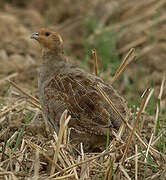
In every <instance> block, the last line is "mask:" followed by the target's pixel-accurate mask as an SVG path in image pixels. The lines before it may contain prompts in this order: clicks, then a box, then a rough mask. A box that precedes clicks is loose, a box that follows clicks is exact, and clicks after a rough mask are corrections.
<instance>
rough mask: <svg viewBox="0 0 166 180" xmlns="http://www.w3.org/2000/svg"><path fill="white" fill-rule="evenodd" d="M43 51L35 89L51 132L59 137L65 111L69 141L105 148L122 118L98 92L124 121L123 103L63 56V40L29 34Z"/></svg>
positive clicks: (44, 32) (45, 31)
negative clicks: (107, 139) (114, 108)
mask: <svg viewBox="0 0 166 180" xmlns="http://www.w3.org/2000/svg"><path fill="white" fill-rule="evenodd" d="M31 38H33V39H35V40H37V41H38V42H39V44H40V45H41V47H42V63H41V66H40V70H39V79H38V88H39V98H40V102H41V106H42V111H43V112H44V114H45V117H46V119H47V121H48V122H49V124H50V125H51V126H52V128H53V129H54V131H55V132H56V133H58V130H59V121H60V117H61V115H62V113H63V112H64V110H65V109H67V110H68V112H69V114H70V115H71V119H70V121H69V124H68V126H69V127H72V129H74V130H73V131H71V139H73V141H74V140H76V142H83V144H84V145H85V146H86V147H87V148H90V149H94V148H99V147H100V146H103V145H105V144H106V137H107V136H108V133H109V136H110V138H111V136H112V130H113V129H114V130H118V128H119V127H120V125H121V123H122V119H121V117H120V116H119V115H118V114H116V113H115V112H114V110H113V109H112V108H111V107H110V106H109V104H107V102H106V101H105V100H104V98H103V96H102V95H101V93H100V92H99V90H98V88H97V84H99V83H100V85H101V87H102V90H103V91H104V92H105V93H106V94H107V96H108V97H109V98H110V99H111V101H112V102H113V104H114V105H115V107H116V108H117V109H118V110H119V112H120V113H121V114H122V116H123V117H125V116H126V113H127V111H128V109H127V105H126V102H125V100H124V99H123V98H122V97H121V96H120V95H119V94H118V93H117V91H116V90H114V89H113V87H112V86H110V85H109V84H107V83H105V82H104V81H103V80H102V79H101V78H99V77H97V76H95V75H93V74H90V73H88V72H85V71H83V70H82V69H80V68H79V67H77V66H76V65H75V64H73V63H72V62H71V61H70V60H69V59H68V58H67V57H66V56H65V54H64V49H63V40H62V38H61V36H60V35H59V34H57V33H56V32H53V31H51V30H48V29H40V30H38V31H37V32H36V33H34V34H32V36H31Z"/></svg>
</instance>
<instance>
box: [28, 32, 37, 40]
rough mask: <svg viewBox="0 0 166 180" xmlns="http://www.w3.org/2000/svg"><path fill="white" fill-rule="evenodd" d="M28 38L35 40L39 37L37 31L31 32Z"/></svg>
mask: <svg viewBox="0 0 166 180" xmlns="http://www.w3.org/2000/svg"><path fill="white" fill-rule="evenodd" d="M30 38H31V39H36V40H37V39H39V33H37V32H36V33H34V34H32V35H31V37H30Z"/></svg>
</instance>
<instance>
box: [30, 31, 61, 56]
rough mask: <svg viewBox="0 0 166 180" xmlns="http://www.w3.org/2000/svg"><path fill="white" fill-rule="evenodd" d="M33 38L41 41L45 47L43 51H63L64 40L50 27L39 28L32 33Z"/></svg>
mask: <svg viewBox="0 0 166 180" xmlns="http://www.w3.org/2000/svg"><path fill="white" fill-rule="evenodd" d="M31 39H35V40H37V41H38V42H39V44H40V45H41V47H42V49H43V53H47V52H49V51H52V52H56V53H62V52H63V40H62V38H61V36H60V35H59V34H58V33H56V32H53V31H51V30H48V29H39V30H38V31H37V32H35V33H34V34H32V35H31Z"/></svg>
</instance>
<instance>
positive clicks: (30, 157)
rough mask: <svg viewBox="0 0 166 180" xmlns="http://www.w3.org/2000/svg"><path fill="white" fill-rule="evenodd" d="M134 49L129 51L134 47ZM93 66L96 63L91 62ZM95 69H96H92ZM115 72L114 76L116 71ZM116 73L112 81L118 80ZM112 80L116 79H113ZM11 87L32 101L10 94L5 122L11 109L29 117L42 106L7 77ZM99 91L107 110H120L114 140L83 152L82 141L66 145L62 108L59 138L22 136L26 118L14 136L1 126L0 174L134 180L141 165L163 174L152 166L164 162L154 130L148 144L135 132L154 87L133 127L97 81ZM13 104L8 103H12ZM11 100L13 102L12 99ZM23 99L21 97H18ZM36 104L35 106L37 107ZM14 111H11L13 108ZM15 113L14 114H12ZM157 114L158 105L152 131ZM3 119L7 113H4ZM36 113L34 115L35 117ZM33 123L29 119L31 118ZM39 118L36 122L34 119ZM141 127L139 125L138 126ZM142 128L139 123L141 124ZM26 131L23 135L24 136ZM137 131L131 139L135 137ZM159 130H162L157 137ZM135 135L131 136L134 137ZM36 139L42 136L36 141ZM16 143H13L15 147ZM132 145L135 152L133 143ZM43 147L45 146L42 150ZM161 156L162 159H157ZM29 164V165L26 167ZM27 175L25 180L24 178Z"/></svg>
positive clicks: (143, 100)
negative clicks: (100, 149) (101, 148)
mask: <svg viewBox="0 0 166 180" xmlns="http://www.w3.org/2000/svg"><path fill="white" fill-rule="evenodd" d="M132 52H133V50H132ZM130 56H132V53H131V51H130V52H129V54H128V56H126V57H127V58H125V60H124V61H122V64H121V65H120V67H119V68H118V70H117V72H116V73H115V77H116V76H118V77H119V75H120V74H121V73H122V72H123V71H124V69H125V68H126V65H125V64H128V63H126V60H127V59H130ZM95 62H96V64H97V61H96V60H95ZM96 67H97V66H96ZM95 71H96V72H97V71H98V70H97V69H96V68H95ZM117 74H118V75H117ZM118 77H116V78H115V79H117V78H118ZM113 79H114V78H113ZM9 82H10V83H11V85H12V86H13V87H14V88H16V89H17V90H18V91H19V92H21V93H22V94H23V95H25V96H26V97H27V98H28V99H30V100H32V101H33V103H32V102H31V103H29V101H28V100H25V99H23V98H21V95H20V97H19V98H18V97H17V98H14V97H13V96H11V95H10V97H9V99H8V101H9V104H10V107H8V108H7V107H4V108H3V109H4V110H3V112H1V114H0V117H1V121H3V119H4V117H5V116H6V114H7V113H8V118H9V117H10V120H12V119H13V116H14V114H15V113H17V114H19V113H22V112H23V111H32V112H33V115H34V114H35V112H39V111H40V110H41V108H40V106H39V104H35V106H34V103H39V101H38V100H37V99H36V98H34V97H33V96H32V95H30V94H29V93H27V92H25V91H24V90H23V89H22V88H21V87H19V86H18V85H16V84H15V83H14V82H12V81H9ZM164 82H165V78H163V81H162V83H161V88H160V94H159V97H158V99H159V100H160V101H161V97H162V93H163V87H164ZM98 90H99V91H100V93H101V95H102V96H103V98H104V99H105V101H106V102H107V103H108V104H109V105H110V106H111V108H112V109H113V110H114V111H115V112H116V113H118V114H119V115H120V116H121V117H122V119H123V123H122V125H121V128H120V130H119V132H118V134H114V136H115V138H114V139H113V140H112V142H111V143H110V145H109V147H108V148H107V149H106V150H105V151H103V152H98V153H84V150H83V145H82V144H81V146H80V147H81V149H77V153H76V152H75V153H74V151H75V148H74V147H73V146H72V145H71V144H70V141H69V140H70V137H69V135H70V133H66V132H67V124H68V122H69V120H70V115H69V116H68V115H67V111H64V113H63V114H62V117H61V120H60V131H59V134H58V137H57V136H54V137H55V138H54V140H50V141H45V140H46V139H45V140H44V142H39V143H37V142H36V141H38V138H37V136H33V137H31V138H29V137H28V135H26V126H28V124H30V119H32V118H30V119H28V117H27V119H26V122H25V123H24V125H23V127H22V129H21V131H20V132H18V131H16V132H14V131H13V132H12V133H13V135H12V136H10V135H9V129H3V130H2V132H1V134H0V136H1V137H3V140H4V141H3V142H2V147H1V163H0V168H1V173H0V177H2V178H4V179H10V178H11V179H20V178H21V177H24V178H25V177H27V179H34V180H37V179H57V180H58V179H105V180H108V179H114V178H115V179H116V178H118V179H132V177H133V175H135V179H138V177H139V176H140V175H139V174H140V173H141V171H142V170H141V168H142V166H145V167H146V168H147V170H148V172H147V173H148V174H147V175H148V178H150V177H153V176H155V177H156V176H159V175H162V174H163V173H164V172H165V171H164V169H163V171H161V168H160V173H159V174H158V172H155V173H154V172H153V168H157V169H158V168H159V167H160V166H161V164H162V163H163V162H164V161H165V160H166V156H165V154H164V153H162V152H160V151H159V150H158V149H156V147H155V144H156V142H157V141H159V138H157V140H156V139H155V141H154V134H153V133H152V135H151V137H150V140H149V143H147V142H146V141H145V140H144V139H142V138H141V137H140V135H139V134H138V133H137V132H136V128H137V127H138V124H139V119H140V117H141V116H144V114H143V113H145V112H146V111H145V107H146V106H147V103H148V101H149V97H150V94H151V92H152V91H150V90H149V89H147V90H146V91H145V92H144V94H143V96H142V102H141V106H140V108H139V109H138V111H137V112H136V117H135V118H134V116H133V122H134V121H135V122H134V126H133V127H132V126H131V125H129V123H128V119H129V116H130V115H129V114H130V112H128V115H127V116H126V119H124V118H123V116H122V115H121V114H120V113H119V111H118V109H116V107H115V106H114V105H113V103H112V102H111V100H110V99H109V98H108V97H107V95H106V94H105V92H104V91H103V90H102V87H101V86H100V84H99V85H98ZM13 98H14V99H15V103H14V104H12V105H11V103H10V101H12V102H13ZM10 99H11V100H10ZM18 99H21V101H20V100H19V101H17V100H18ZM36 108H38V109H36ZM13 111H15V112H13ZM10 112H13V113H10ZM158 116H159V107H158V105H157V111H156V118H155V119H156V123H155V127H154V129H155V130H156V129H157V119H158ZM6 117H7V116H6ZM33 117H34V116H33ZM31 121H32V120H31ZM35 121H37V120H35ZM142 126H143V125H142ZM126 127H127V128H128V132H129V133H128V136H127V137H128V138H127V137H126V138H127V141H126V142H125V141H123V140H122V139H121V138H122V136H123V132H124V129H125V128H126ZM142 128H143V127H142ZM23 134H24V135H23ZM134 135H135V138H134ZM162 135H163V134H160V136H159V137H161V136H162ZM134 139H135V140H134ZM39 141H40V140H39ZM12 144H13V145H14V147H12V146H13V145H12ZM134 144H135V151H134V149H133V148H132V146H133V145H134ZM44 147H47V149H45V148H44ZM138 147H139V148H141V151H140V152H138ZM50 149H51V150H52V151H53V152H54V153H53V154H54V155H53V156H50V154H49V153H48V152H49V150H50ZM149 155H150V156H151V157H153V161H154V162H153V163H152V164H151V163H150V162H149ZM161 158H162V161H161ZM133 161H135V168H133V167H132V165H133ZM27 164H29V168H28V166H27ZM48 164H50V168H49V169H47V170H44V171H43V169H42V166H43V167H44V166H46V167H47V165H48ZM28 177H29V178H28Z"/></svg>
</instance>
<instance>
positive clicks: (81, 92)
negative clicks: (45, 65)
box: [43, 69, 116, 135]
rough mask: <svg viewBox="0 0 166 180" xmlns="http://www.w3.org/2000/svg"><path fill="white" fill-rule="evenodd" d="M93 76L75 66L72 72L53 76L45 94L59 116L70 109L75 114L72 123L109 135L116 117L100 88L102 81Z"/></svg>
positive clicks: (50, 110) (95, 132)
mask: <svg viewBox="0 0 166 180" xmlns="http://www.w3.org/2000/svg"><path fill="white" fill-rule="evenodd" d="M94 77H95V76H94V75H90V74H88V73H85V72H84V71H81V70H80V69H74V71H73V72H72V71H70V72H69V73H65V74H59V75H57V76H56V77H54V78H52V79H51V80H50V81H49V83H48V84H47V85H46V86H45V87H46V88H44V93H43V94H44V95H45V97H46V96H47V98H48V99H49V101H47V103H48V104H47V105H46V106H47V108H48V111H49V112H51V113H50V114H51V115H52V116H54V117H56V119H57V118H58V119H59V118H60V117H59V116H60V114H61V113H62V112H63V111H64V110H65V109H68V111H69V113H70V115H71V116H72V120H71V122H70V125H71V126H72V127H75V128H76V129H78V130H84V131H87V132H89V133H94V134H105V135H106V134H107V131H108V128H110V127H112V121H116V119H115V117H114V116H113V115H114V112H113V111H112V110H111V108H110V107H109V106H108V104H107V103H106V102H105V101H104V99H103V97H102V96H101V94H100V92H99V91H98V89H97V83H98V82H100V83H103V81H102V80H101V79H100V78H97V79H96V80H94V79H93V78H94ZM103 85H104V84H103ZM104 88H106V87H105V85H104ZM106 90H107V93H108V96H109V97H110V96H111V93H114V90H113V89H112V88H110V90H108V89H106ZM48 114H49V113H48ZM57 116H58V117H57ZM50 119H53V117H50Z"/></svg>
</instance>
